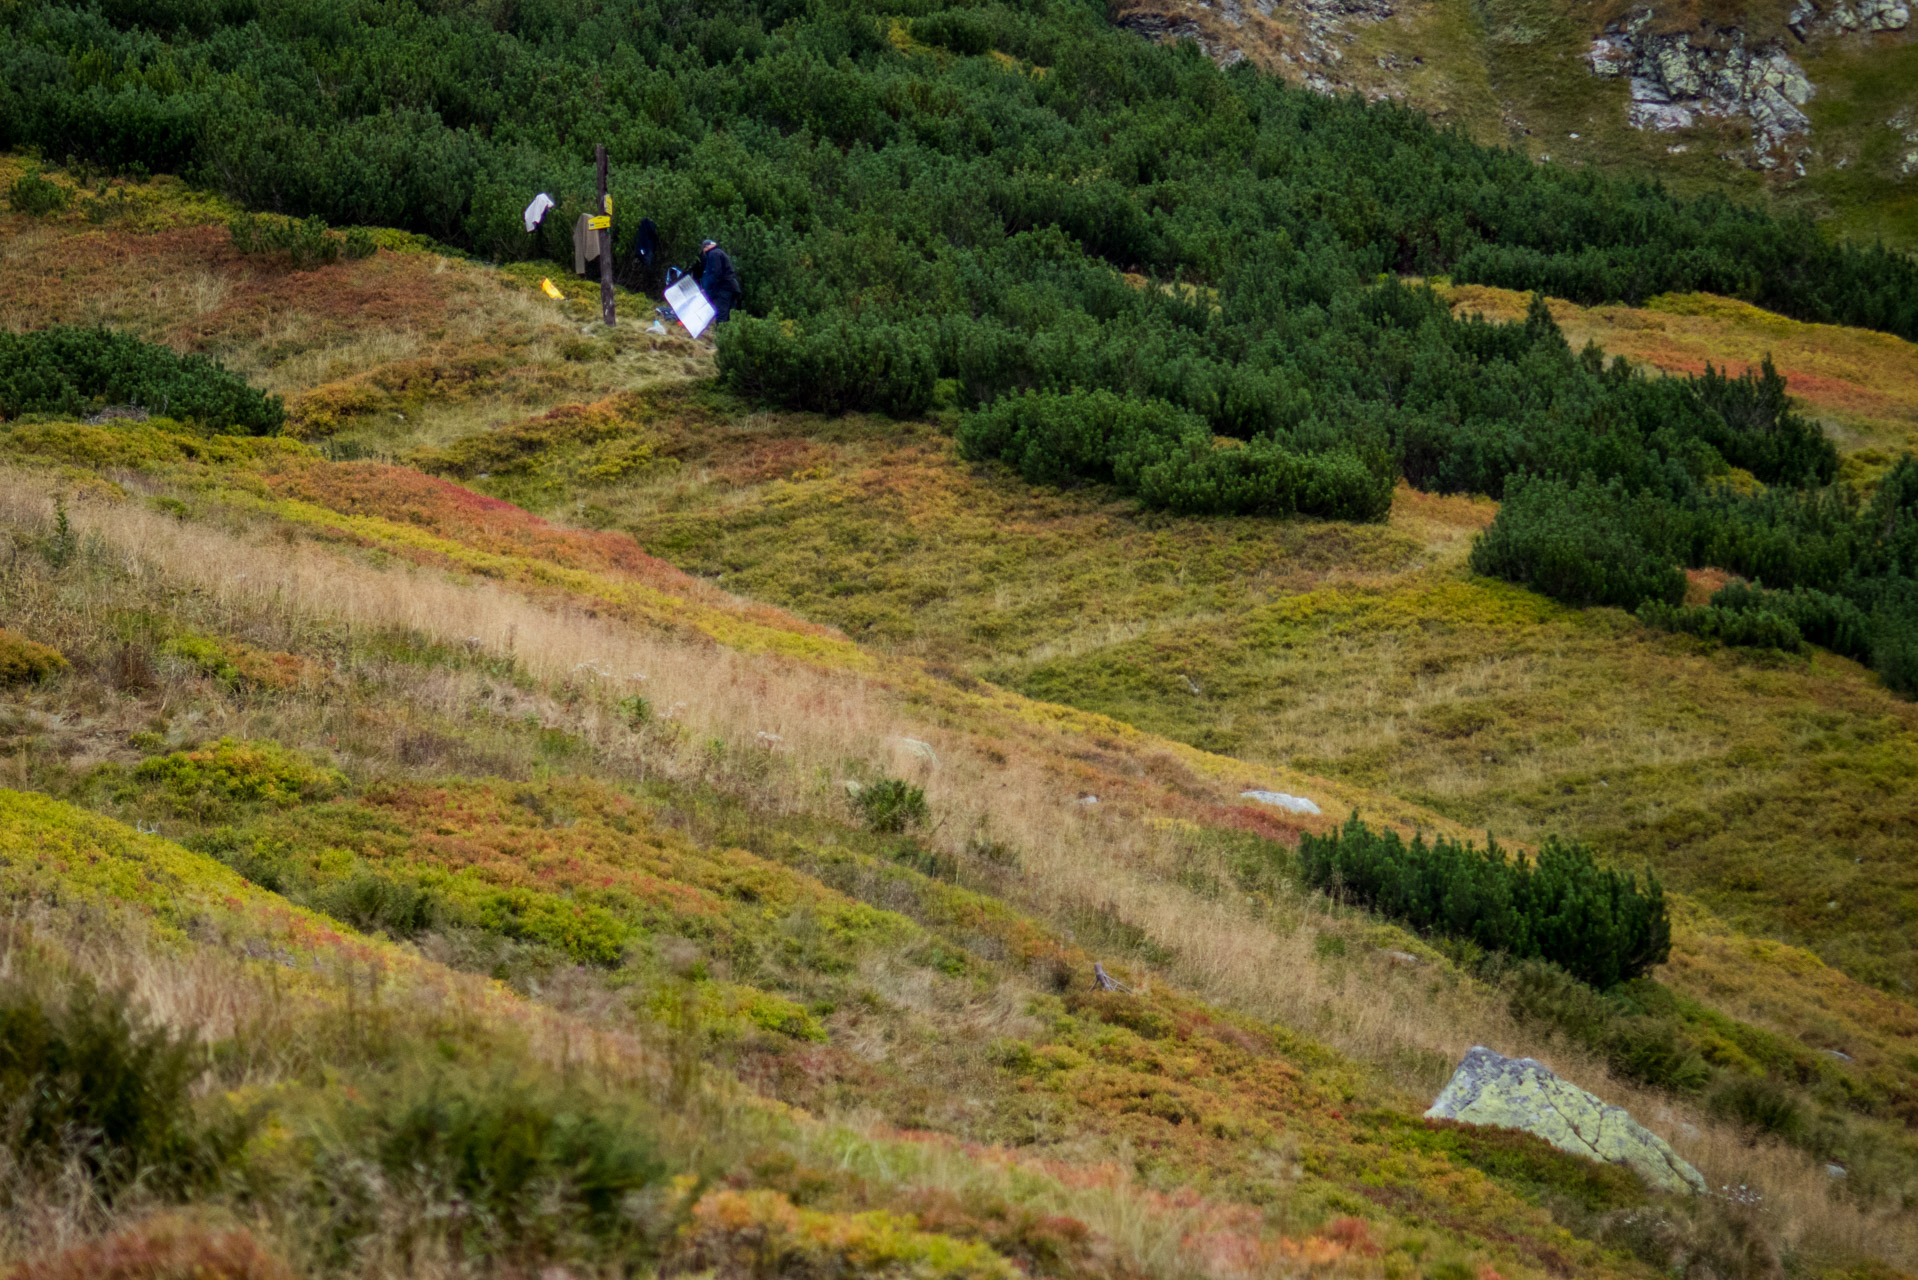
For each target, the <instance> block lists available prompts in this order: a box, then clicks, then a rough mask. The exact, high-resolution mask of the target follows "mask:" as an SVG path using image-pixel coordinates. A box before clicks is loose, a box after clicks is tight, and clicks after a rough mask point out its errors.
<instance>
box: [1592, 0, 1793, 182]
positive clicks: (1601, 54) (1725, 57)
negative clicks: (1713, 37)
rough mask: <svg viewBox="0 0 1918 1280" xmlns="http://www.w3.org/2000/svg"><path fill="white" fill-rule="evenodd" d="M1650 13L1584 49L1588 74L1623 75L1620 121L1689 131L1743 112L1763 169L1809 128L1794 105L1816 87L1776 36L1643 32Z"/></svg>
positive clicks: (1650, 127)
mask: <svg viewBox="0 0 1918 1280" xmlns="http://www.w3.org/2000/svg"><path fill="white" fill-rule="evenodd" d="M1650 19H1651V11H1650V10H1649V9H1648V10H1644V11H1642V12H1641V13H1639V14H1637V15H1635V16H1634V17H1633V18H1632V19H1631V20H1630V21H1628V22H1625V23H1623V24H1615V25H1614V26H1613V27H1612V29H1611V30H1608V31H1607V32H1606V33H1605V34H1604V35H1601V36H1599V37H1598V39H1596V40H1594V41H1593V42H1592V47H1591V48H1590V49H1589V50H1588V51H1587V52H1586V55H1585V56H1586V60H1587V62H1588V63H1589V64H1590V65H1591V68H1592V71H1593V73H1594V74H1596V75H1601V76H1627V77H1630V80H1631V86H1632V96H1631V102H1630V104H1629V105H1628V106H1627V107H1626V121H1627V123H1629V124H1630V125H1631V126H1632V127H1633V128H1635V129H1653V130H1661V131H1670V130H1674V129H1689V128H1690V127H1691V126H1692V125H1694V124H1696V123H1697V122H1698V120H1699V119H1700V118H1701V117H1712V116H1715V117H1720V118H1732V117H1738V116H1743V117H1744V118H1745V119H1747V120H1749V121H1750V122H1751V129H1752V150H1753V153H1754V158H1755V159H1756V161H1757V163H1758V164H1759V165H1760V166H1762V167H1765V168H1770V167H1772V166H1774V165H1776V164H1777V163H1778V155H1777V153H1778V152H1779V150H1780V149H1781V148H1784V147H1786V146H1788V145H1790V143H1791V142H1792V140H1793V139H1795V138H1797V137H1798V136H1800V135H1802V134H1803V133H1805V132H1806V131H1807V130H1808V129H1810V128H1811V120H1810V118H1809V117H1808V116H1806V114H1805V113H1804V111H1803V110H1801V108H1802V107H1803V106H1804V105H1805V104H1806V103H1807V102H1809V101H1811V98H1812V95H1813V93H1815V92H1816V90H1815V89H1814V87H1813V85H1812V83H1811V80H1810V79H1809V78H1807V77H1806V75H1805V72H1804V68H1802V67H1800V66H1799V65H1798V64H1797V63H1796V62H1794V61H1793V60H1792V58H1791V55H1790V54H1788V53H1786V52H1785V51H1784V49H1783V48H1782V47H1781V46H1780V45H1779V44H1778V43H1777V42H1776V41H1773V42H1770V43H1767V44H1764V45H1761V46H1759V47H1758V48H1756V49H1748V48H1747V47H1746V45H1745V35H1744V33H1743V32H1742V31H1733V32H1730V33H1729V36H1728V40H1727V42H1724V43H1706V44H1695V43H1693V40H1692V37H1691V36H1689V35H1683V34H1680V35H1653V34H1651V33H1649V32H1648V31H1647V30H1646V25H1647V23H1649V21H1650Z"/></svg>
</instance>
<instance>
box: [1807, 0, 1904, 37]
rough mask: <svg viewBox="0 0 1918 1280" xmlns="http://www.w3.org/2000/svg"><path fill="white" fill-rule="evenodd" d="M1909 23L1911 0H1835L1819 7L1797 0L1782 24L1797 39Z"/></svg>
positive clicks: (1889, 28)
mask: <svg viewBox="0 0 1918 1280" xmlns="http://www.w3.org/2000/svg"><path fill="white" fill-rule="evenodd" d="M1910 23H1911V0H1836V3H1834V4H1831V5H1829V6H1827V7H1826V8H1824V9H1822V10H1821V9H1820V8H1819V7H1818V6H1817V5H1815V4H1813V3H1812V2H1811V0H1798V4H1797V6H1796V7H1795V8H1793V9H1792V11H1791V16H1790V17H1789V18H1786V19H1785V25H1786V26H1788V27H1790V28H1791V29H1792V34H1794V35H1796V36H1797V37H1798V38H1799V39H1800V40H1809V39H1810V38H1811V37H1812V36H1813V35H1814V34H1828V35H1843V34H1845V33H1847V32H1851V31H1902V30H1904V29H1905V27H1906V26H1908V25H1910Z"/></svg>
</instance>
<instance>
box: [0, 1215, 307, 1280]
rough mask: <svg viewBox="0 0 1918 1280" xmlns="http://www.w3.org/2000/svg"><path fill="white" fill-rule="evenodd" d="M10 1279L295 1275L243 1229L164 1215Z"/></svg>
mask: <svg viewBox="0 0 1918 1280" xmlns="http://www.w3.org/2000/svg"><path fill="white" fill-rule="evenodd" d="M6 1280H293V1272H292V1271H290V1270H289V1269H288V1268H287V1266H286V1264H285V1263H283V1262H281V1261H280V1260H279V1259H278V1258H276V1257H274V1256H273V1255H272V1254H271V1253H269V1252H268V1251H267V1249H266V1248H265V1246H263V1245H262V1244H261V1243H260V1242H259V1241H258V1240H256V1239H254V1238H253V1235H252V1233H251V1232H249V1231H247V1230H246V1229H245V1228H243V1227H231V1228H215V1227H211V1226H208V1225H206V1224H205V1223H200V1222H195V1221H193V1220H192V1219H190V1218H186V1217H183V1216H180V1215H178V1214H162V1215H160V1216H158V1217H154V1218H148V1219H147V1220H146V1221H144V1222H141V1223H138V1224H136V1225H134V1226H131V1227H127V1228H124V1229H123V1230H120V1231H116V1232H114V1233H113V1234H112V1235H110V1236H107V1237H105V1238H104V1239H101V1240H94V1241H90V1242H89V1243H86V1244H82V1245H76V1246H74V1247H73V1248H71V1249H65V1250H62V1251H61V1252H59V1253H54V1254H49V1255H46V1256H44V1257H40V1258H35V1259H33V1260H31V1261H28V1262H23V1263H21V1264H20V1265H18V1266H16V1267H14V1268H13V1270H12V1271H10V1272H9V1273H7V1275H6Z"/></svg>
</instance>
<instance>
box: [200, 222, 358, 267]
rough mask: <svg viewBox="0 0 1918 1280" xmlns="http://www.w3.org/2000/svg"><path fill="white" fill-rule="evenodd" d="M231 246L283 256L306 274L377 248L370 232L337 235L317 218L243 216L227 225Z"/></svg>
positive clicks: (243, 251) (243, 250) (247, 252)
mask: <svg viewBox="0 0 1918 1280" xmlns="http://www.w3.org/2000/svg"><path fill="white" fill-rule="evenodd" d="M227 234H228V236H229V238H230V239H231V240H232V242H233V247H234V248H235V249H237V250H239V251H240V252H241V253H244V254H267V253H284V254H286V255H287V260H288V261H289V262H290V263H291V264H292V265H293V268H294V270H296V271H307V270H311V269H312V268H314V267H323V266H327V265H329V264H331V263H335V262H338V261H339V260H340V259H341V258H343V257H344V258H370V257H372V256H373V253H374V251H375V250H376V249H377V248H378V245H377V244H376V243H375V242H374V240H373V237H372V235H371V233H369V232H368V231H366V230H365V228H363V227H355V228H353V229H352V230H351V231H348V232H346V233H345V234H341V233H339V232H337V231H334V230H333V229H332V228H330V227H328V226H327V225H326V220H325V219H324V218H319V217H309V218H299V219H295V218H271V217H261V216H259V215H257V214H251V213H243V214H241V215H240V216H239V217H237V218H235V219H233V221H232V222H230V223H228V224H227Z"/></svg>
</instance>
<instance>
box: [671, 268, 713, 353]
mask: <svg viewBox="0 0 1918 1280" xmlns="http://www.w3.org/2000/svg"><path fill="white" fill-rule="evenodd" d="M666 305H667V306H669V307H671V308H672V309H673V314H674V315H675V316H678V317H679V322H680V323H681V324H683V325H685V326H686V332H687V333H690V334H691V335H692V336H693V337H695V338H697V337H698V336H699V335H700V334H702V333H704V332H706V326H707V325H709V324H711V323H712V322H713V316H714V314H715V313H714V311H713V304H712V303H710V302H708V301H707V300H706V295H705V294H704V293H702V292H700V289H699V285H698V283H696V282H695V281H694V280H693V278H692V277H691V276H681V277H680V278H679V280H678V282H677V283H675V284H673V285H672V286H671V287H669V288H668V289H667V290H666Z"/></svg>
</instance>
